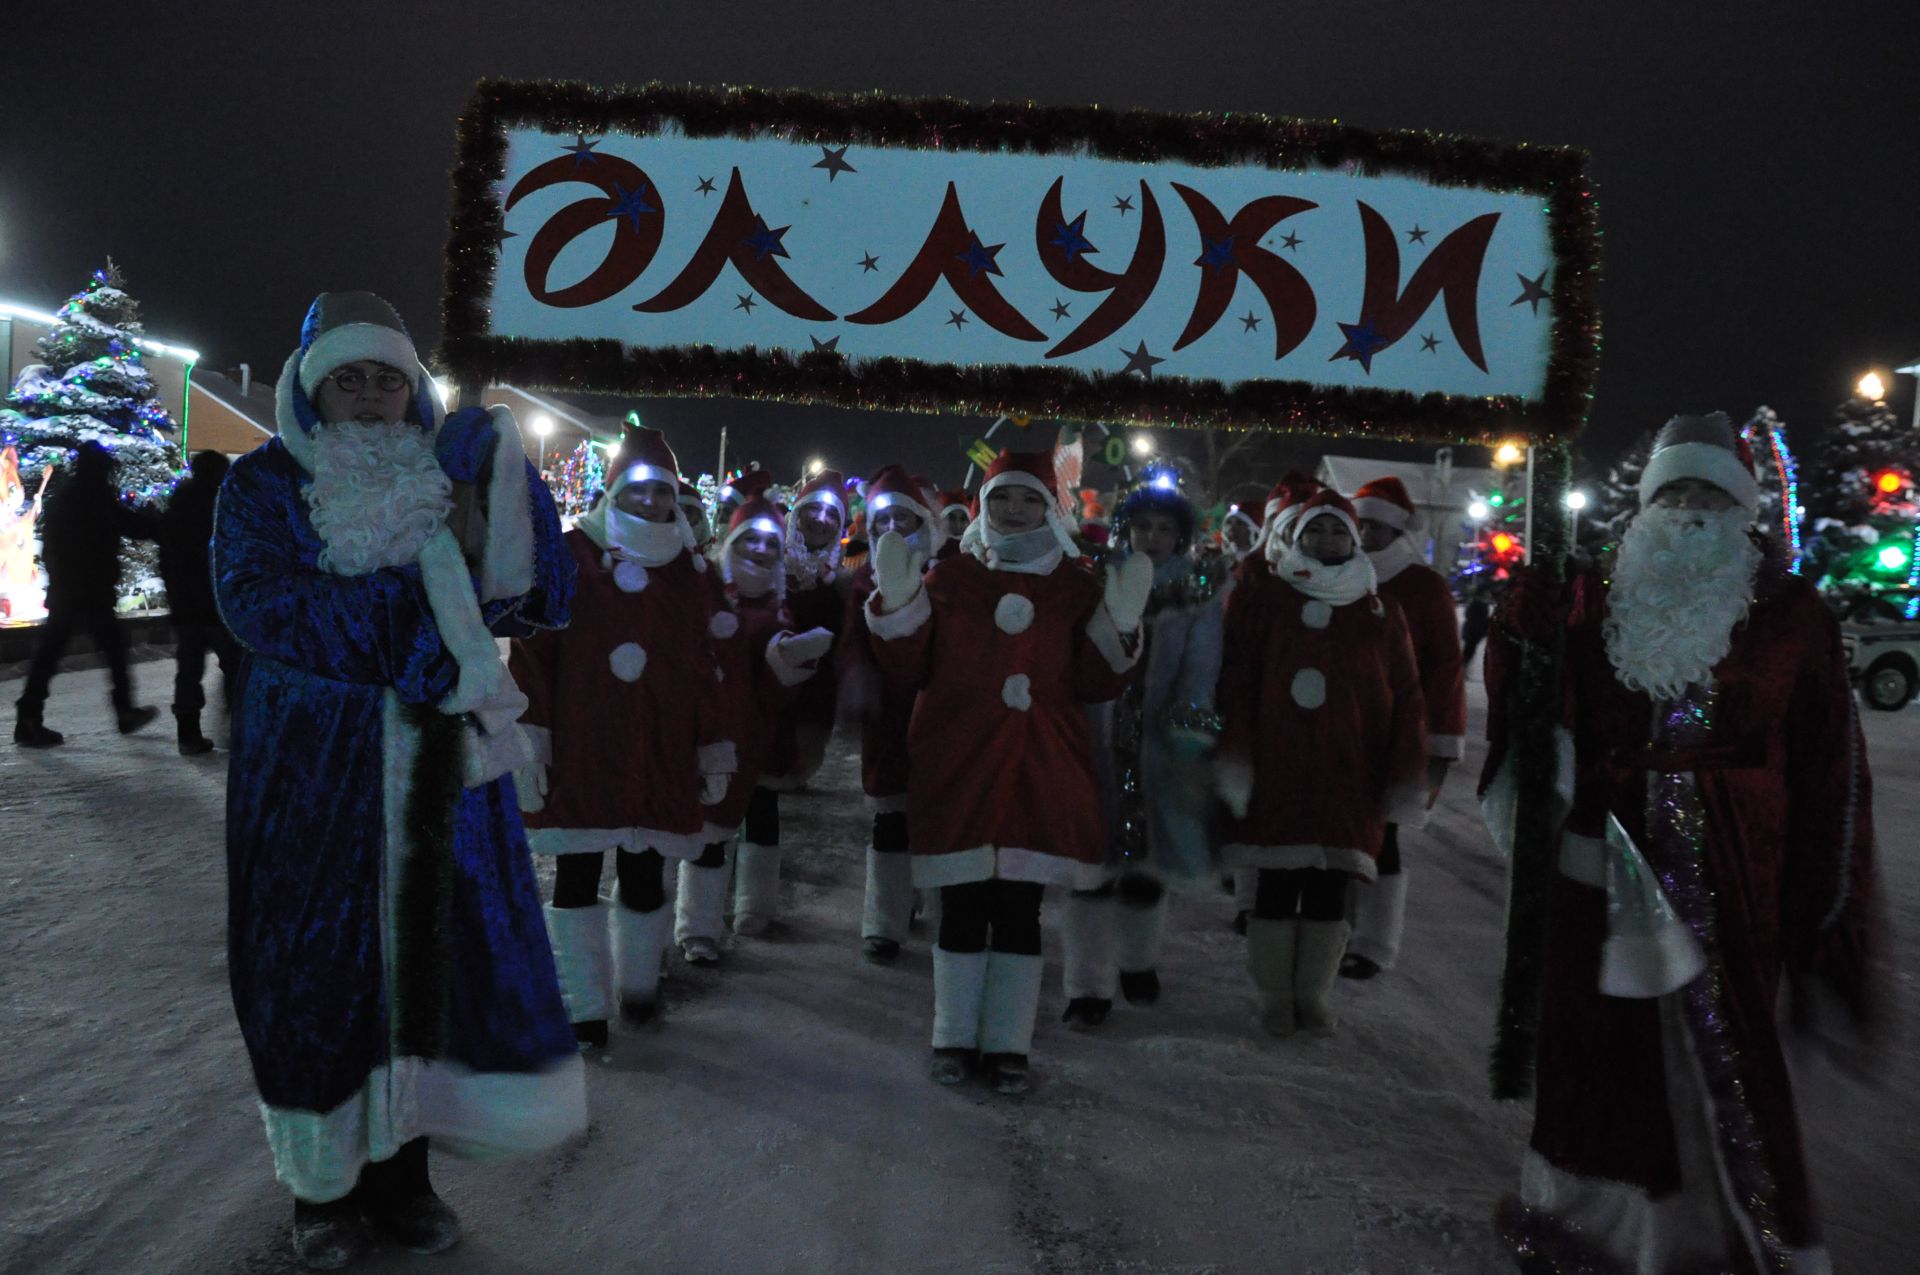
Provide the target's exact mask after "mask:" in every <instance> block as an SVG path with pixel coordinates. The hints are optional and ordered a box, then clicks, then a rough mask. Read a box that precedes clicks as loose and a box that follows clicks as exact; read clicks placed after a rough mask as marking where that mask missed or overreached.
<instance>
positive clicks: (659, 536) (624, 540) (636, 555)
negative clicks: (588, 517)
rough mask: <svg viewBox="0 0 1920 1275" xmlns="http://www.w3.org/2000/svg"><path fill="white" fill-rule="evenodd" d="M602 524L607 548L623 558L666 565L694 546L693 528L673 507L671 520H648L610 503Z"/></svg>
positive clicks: (652, 565)
mask: <svg viewBox="0 0 1920 1275" xmlns="http://www.w3.org/2000/svg"><path fill="white" fill-rule="evenodd" d="M601 525H602V526H603V527H604V528H605V530H606V536H607V543H606V545H605V548H606V550H607V552H609V553H611V554H612V555H613V556H614V557H615V558H618V559H620V560H621V561H622V562H637V563H639V564H640V565H641V566H643V567H664V566H666V565H667V564H668V563H669V562H672V561H673V560H674V559H675V558H677V557H679V556H680V551H681V550H682V549H691V548H692V547H693V546H692V543H691V541H692V539H693V528H692V527H690V526H688V525H687V516H686V515H685V514H684V513H681V512H680V511H679V510H678V509H676V510H674V511H673V521H672V522H648V521H647V520H646V519H645V518H641V517H639V516H638V515H635V514H630V513H627V512H626V511H625V510H622V509H617V508H613V507H611V506H609V508H608V509H607V516H606V520H605V521H604V522H603V523H602V524H601Z"/></svg>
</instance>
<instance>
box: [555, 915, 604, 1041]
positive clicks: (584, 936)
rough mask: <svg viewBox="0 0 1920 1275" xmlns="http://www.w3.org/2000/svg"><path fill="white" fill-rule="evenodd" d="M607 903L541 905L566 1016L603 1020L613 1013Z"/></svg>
mask: <svg viewBox="0 0 1920 1275" xmlns="http://www.w3.org/2000/svg"><path fill="white" fill-rule="evenodd" d="M608 910H609V909H608V907H607V905H606V903H605V902H604V901H603V902H599V903H595V904H594V905H593V906H591V907H584V908H556V907H554V906H553V905H552V904H548V905H547V906H546V908H545V909H544V915H545V917H546V921H547V941H548V942H550V943H551V944H553V966H554V973H555V974H557V975H558V976H559V979H560V999H561V1001H562V1002H563V1003H564V1004H565V1005H566V1007H567V1019H568V1021H570V1022H575V1023H595V1022H598V1023H604V1022H606V1020H607V1019H608V1018H609V1017H610V1016H611V1015H612V1013H613V960H612V957H611V956H610V954H609V951H608V942H607V912H608Z"/></svg>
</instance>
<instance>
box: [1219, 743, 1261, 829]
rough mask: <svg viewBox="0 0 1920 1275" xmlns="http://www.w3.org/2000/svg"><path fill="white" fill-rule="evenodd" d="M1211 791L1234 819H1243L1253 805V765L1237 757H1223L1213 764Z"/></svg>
mask: <svg viewBox="0 0 1920 1275" xmlns="http://www.w3.org/2000/svg"><path fill="white" fill-rule="evenodd" d="M1213 790H1214V791H1215V792H1217V793H1219V794H1220V800H1221V802H1222V803H1224V804H1225V805H1226V807H1227V813H1229V814H1231V815H1232V816H1233V817H1234V818H1235V819H1245V818H1246V817H1247V808H1248V807H1249V806H1251V805H1252V804H1253V763H1252V762H1250V761H1247V760H1245V759H1244V758H1239V757H1224V758H1222V759H1220V760H1219V761H1217V762H1215V763H1214V767H1213Z"/></svg>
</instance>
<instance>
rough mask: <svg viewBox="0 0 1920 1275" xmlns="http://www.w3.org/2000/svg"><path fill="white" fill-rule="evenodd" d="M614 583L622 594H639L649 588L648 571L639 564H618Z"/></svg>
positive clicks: (615, 568)
mask: <svg viewBox="0 0 1920 1275" xmlns="http://www.w3.org/2000/svg"><path fill="white" fill-rule="evenodd" d="M613 583H614V587H616V588H618V589H619V590H620V591H621V592H622V593H638V592H640V590H642V589H644V588H646V587H647V569H646V568H645V567H643V566H641V565H640V564H639V563H637V562H616V563H614V564H613Z"/></svg>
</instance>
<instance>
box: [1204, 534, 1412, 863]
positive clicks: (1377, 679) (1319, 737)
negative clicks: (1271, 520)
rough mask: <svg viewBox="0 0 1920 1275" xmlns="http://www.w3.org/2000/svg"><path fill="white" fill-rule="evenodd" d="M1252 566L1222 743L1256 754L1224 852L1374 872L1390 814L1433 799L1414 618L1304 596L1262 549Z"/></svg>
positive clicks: (1238, 589) (1385, 607)
mask: <svg viewBox="0 0 1920 1275" xmlns="http://www.w3.org/2000/svg"><path fill="white" fill-rule="evenodd" d="M1249 561H1251V559H1249ZM1249 574H1250V575H1251V574H1255V573H1252V572H1250V573H1249ZM1257 575H1259V576H1264V577H1265V579H1261V580H1258V581H1257V582H1243V583H1241V584H1239V585H1236V586H1235V588H1234V589H1233V591H1232V592H1231V593H1229V594H1228V595H1227V604H1226V631H1225V635H1224V638H1223V640H1222V655H1221V665H1220V686H1219V692H1218V694H1217V695H1216V696H1215V700H1214V702H1215V704H1216V705H1217V706H1218V707H1219V710H1220V713H1221V717H1222V729H1221V736H1220V745H1219V755H1220V757H1221V759H1222V760H1223V761H1224V762H1227V763H1229V764H1235V765H1245V764H1250V765H1251V766H1252V770H1253V794H1252V798H1251V801H1250V803H1249V805H1248V808H1247V814H1246V817H1245V818H1243V819H1230V820H1229V821H1228V822H1227V825H1226V828H1225V830H1224V833H1223V836H1224V840H1225V843H1226V844H1225V846H1224V848H1223V850H1222V855H1223V857H1224V859H1225V860H1226V862H1227V863H1228V864H1229V865H1231V866H1234V867H1246V868H1330V869H1334V870H1337V871H1342V872H1348V873H1351V874H1352V875H1354V876H1356V877H1360V878H1361V879H1363V880H1367V881H1371V880H1373V879H1374V877H1375V875H1376V869H1375V866H1374V860H1375V859H1377V858H1378V857H1379V855H1380V839H1381V836H1382V834H1383V832H1384V831H1385V826H1386V824H1387V823H1388V822H1389V821H1391V822H1395V823H1400V822H1409V823H1418V822H1420V821H1421V819H1422V817H1423V816H1424V814H1425V807H1426V792H1425V780H1426V768H1427V762H1426V757H1427V740H1426V704H1425V702H1424V701H1423V699H1422V698H1421V694H1420V677H1419V672H1418V670H1417V669H1416V668H1415V666H1414V660H1413V645H1412V642H1411V641H1410V639H1409V638H1408V636H1407V624H1406V621H1405V620H1404V619H1403V618H1402V617H1401V615H1400V608H1399V607H1397V606H1395V605H1394V604H1393V603H1391V602H1388V601H1386V600H1385V599H1379V598H1375V597H1372V596H1366V597H1362V598H1360V599H1359V600H1357V601H1354V602H1349V603H1346V604H1344V605H1339V606H1333V605H1330V604H1328V603H1325V602H1321V601H1317V600H1315V599H1312V598H1309V597H1308V596H1307V595H1306V594H1304V593H1302V592H1300V591H1299V590H1298V589H1295V588H1293V587H1292V586H1291V585H1288V584H1287V583H1286V582H1285V581H1282V580H1278V579H1276V578H1274V576H1273V575H1272V573H1271V571H1270V570H1268V569H1267V566H1266V564H1265V563H1264V561H1263V562H1261V563H1260V564H1259V568H1258V570H1257Z"/></svg>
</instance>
